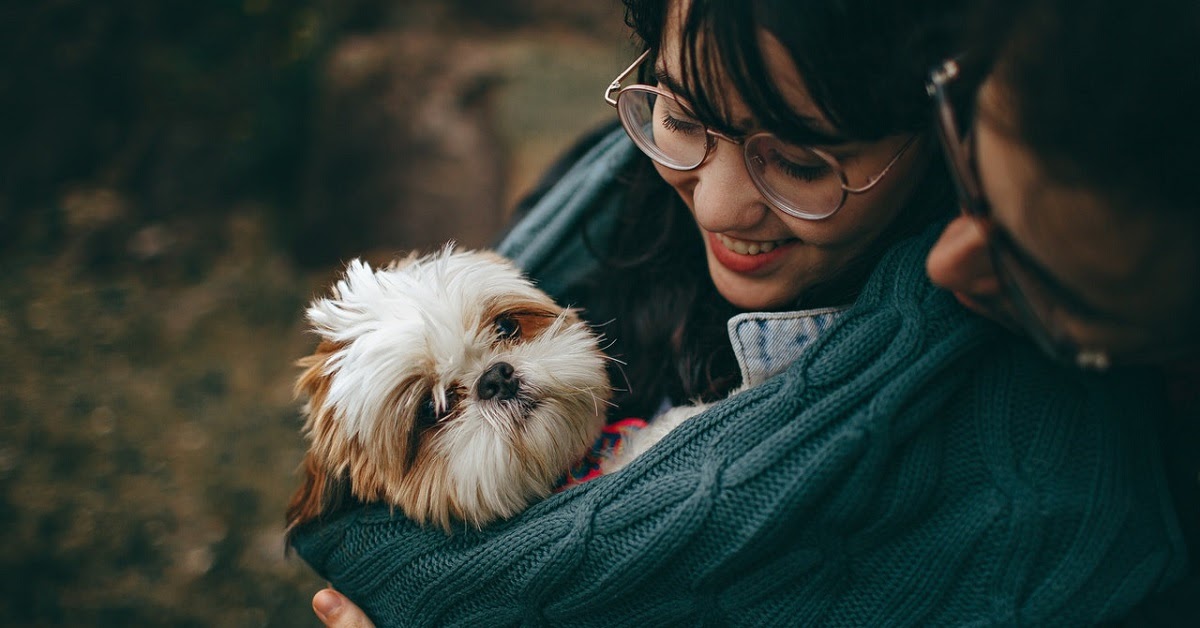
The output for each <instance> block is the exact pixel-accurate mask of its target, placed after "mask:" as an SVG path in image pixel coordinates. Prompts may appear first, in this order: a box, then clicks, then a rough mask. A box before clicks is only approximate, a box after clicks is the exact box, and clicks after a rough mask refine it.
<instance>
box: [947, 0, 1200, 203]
mask: <svg viewBox="0 0 1200 628" xmlns="http://www.w3.org/2000/svg"><path fill="white" fill-rule="evenodd" d="M965 32H966V33H967V37H966V38H965V41H966V42H969V43H970V44H971V49H970V54H971V55H972V56H975V57H977V58H978V61H979V64H980V65H982V66H983V67H984V68H985V71H986V69H990V70H991V76H992V77H993V80H995V81H996V82H997V84H998V86H999V88H1000V89H999V95H1000V97H1001V101H1000V102H1001V106H1003V107H1004V110H1002V111H1000V112H998V113H999V115H1000V116H1001V118H1002V119H1001V120H999V121H998V122H1000V125H999V128H1000V130H1001V131H1002V132H1007V133H1008V134H1010V135H1011V136H1013V137H1015V139H1017V140H1018V141H1020V142H1021V143H1022V144H1024V145H1026V146H1027V147H1028V148H1029V149H1031V150H1032V152H1033V153H1034V154H1035V155H1037V158H1038V160H1039V162H1040V164H1039V165H1041V166H1042V167H1043V169H1044V172H1045V173H1046V174H1047V176H1048V177H1049V178H1050V179H1051V180H1053V181H1056V182H1058V183H1060V184H1065V185H1071V186H1079V187H1086V188H1089V189H1092V190H1095V191H1096V192H1098V193H1099V195H1100V196H1103V197H1107V198H1109V199H1112V200H1113V201H1114V202H1113V203H1111V205H1112V206H1113V208H1114V209H1116V210H1118V211H1121V210H1122V209H1123V208H1128V210H1132V211H1146V210H1154V211H1163V212H1167V213H1170V214H1172V215H1175V216H1182V215H1188V214H1190V215H1191V216H1192V217H1193V219H1195V218H1200V188H1198V187H1197V186H1196V184H1195V172H1194V170H1195V164H1196V157H1197V149H1198V147H1200V115H1198V113H1197V112H1200V3H1197V2H1196V1H1195V0H1159V1H1157V2H1154V3H1152V4H1151V5H1144V4H1139V3H1136V2H1128V1H1126V0H981V1H980V5H979V7H978V11H977V13H975V14H974V16H973V19H972V20H971V26H970V27H968V29H967V30H966V31H965ZM980 74H982V73H980ZM1003 118H1007V119H1003ZM1005 123H1007V128H1006V127H1005Z"/></svg>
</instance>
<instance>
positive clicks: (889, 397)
mask: <svg viewBox="0 0 1200 628" xmlns="http://www.w3.org/2000/svg"><path fill="white" fill-rule="evenodd" d="M611 148H612V146H610V147H609V149H611ZM621 150H625V149H624V148H622V149H621ZM931 236H932V234H926V235H925V236H923V237H921V238H917V239H913V240H909V241H906V242H903V243H901V244H899V245H897V246H896V247H894V248H893V250H891V251H890V252H889V253H888V254H887V255H886V256H885V258H884V259H883V260H882V262H881V263H880V264H879V266H878V267H877V268H876V270H875V271H874V273H873V275H872V276H871V278H870V279H869V281H868V283H867V285H866V286H865V288H864V290H863V292H862V293H861V295H860V296H859V298H858V300H857V301H856V302H855V304H854V306H853V307H852V308H851V309H850V310H849V311H848V312H847V313H846V314H844V315H843V316H842V317H841V318H840V319H839V320H838V321H837V322H836V323H835V324H834V325H833V326H832V327H831V328H830V329H829V330H828V331H827V332H826V333H825V334H823V335H822V336H821V337H820V338H819V339H818V340H816V341H815V343H814V344H813V345H812V346H811V347H810V348H809V349H808V350H806V351H805V353H804V354H803V355H802V356H801V357H800V358H799V359H798V360H797V361H796V362H795V363H794V364H793V365H792V366H791V367H790V368H789V369H788V370H787V371H785V372H784V373H782V374H781V375H779V376H777V377H775V378H773V379H771V380H769V381H767V382H766V383H764V384H762V385H760V386H758V387H755V388H753V389H751V390H749V391H746V392H744V393H742V394H739V395H736V396H734V397H732V398H731V399H728V400H726V401H724V402H721V403H718V404H716V405H715V406H713V407H712V408H711V409H710V410H708V411H707V412H705V413H703V414H701V415H699V416H697V417H695V418H693V419H691V420H690V421H688V422H687V423H685V424H684V425H683V426H682V427H681V428H679V429H677V430H676V431H674V432H672V433H671V434H670V435H668V436H667V438H665V439H664V440H663V441H662V442H660V443H659V445H658V446H656V447H655V448H653V449H652V450H650V451H649V452H648V453H647V454H645V455H644V456H642V457H641V458H639V459H637V460H636V461H634V463H633V464H632V465H630V466H629V467H627V468H625V469H624V470H622V471H621V472H619V473H617V474H614V475H610V476H605V477H602V478H599V479H597V480H593V481H591V482H588V483H586V484H583V485H581V486H578V487H575V488H572V489H569V490H567V491H565V492H563V493H559V494H557V495H554V496H553V497H551V498H549V499H547V500H545V501H544V502H541V503H538V504H535V505H533V506H532V507H530V508H529V509H528V510H527V511H525V512H524V513H522V514H520V515H518V516H516V517H515V518H513V519H511V520H508V521H504V522H500V523H497V524H494V525H492V526H490V527H488V528H486V529H484V530H481V531H475V530H466V529H464V530H461V531H457V532H455V533H454V534H453V535H450V536H447V535H446V534H445V533H444V532H443V531H441V530H440V529H436V528H422V527H421V526H419V525H417V524H414V523H412V522H410V521H408V520H406V519H404V518H403V517H402V516H401V515H400V514H398V513H392V512H391V511H390V509H389V508H388V507H387V506H382V505H371V506H362V507H356V508H354V509H352V510H350V511H347V512H343V513H340V514H338V515H335V516H333V517H331V518H330V519H328V520H326V521H324V522H321V523H319V524H314V525H310V526H308V527H306V528H303V529H301V530H299V531H298V534H297V536H296V538H295V539H294V545H295V547H296V549H297V550H298V552H299V553H300V555H301V556H302V557H303V558H304V559H305V560H307V561H308V562H309V564H311V565H312V566H313V567H314V568H315V569H316V570H317V571H318V572H319V573H320V574H321V575H323V576H324V577H325V578H327V579H329V580H330V581H331V582H332V583H333V585H334V586H335V587H337V588H338V589H339V590H340V591H342V592H343V593H346V594H347V595H348V596H349V597H350V598H351V599H353V600H355V601H356V602H358V603H359V604H360V605H362V607H363V608H364V609H365V610H366V611H367V612H368V614H370V615H371V616H372V617H373V618H374V619H375V621H376V622H378V623H379V624H380V625H381V626H392V625H397V626H399V625H417V626H434V625H464V626H475V625H514V624H522V625H525V624H529V625H567V626H590V625H594V626H631V625H641V626H657V625H673V624H683V625H695V624H711V625H727V624H741V625H750V626H764V625H800V626H810V625H818V626H836V625H842V626H894V625H920V626H926V625H993V624H1010V625H1015V624H1021V625H1027V624H1034V625H1040V624H1046V625H1056V626H1068V625H1086V624H1092V623H1095V622H1099V621H1105V620H1112V619H1116V618H1119V617H1121V616H1122V615H1123V613H1125V612H1126V611H1128V609H1130V608H1131V607H1132V606H1133V605H1134V604H1135V603H1136V602H1138V601H1139V600H1141V599H1142V598H1144V597H1145V596H1147V595H1148V594H1150V593H1152V592H1154V591H1156V590H1159V589H1160V588H1162V587H1163V586H1165V585H1166V584H1169V583H1170V582H1171V581H1173V580H1174V579H1176V578H1178V577H1179V576H1180V575H1181V574H1182V573H1183V571H1184V568H1185V566H1186V565H1185V561H1186V558H1185V549H1184V546H1183V542H1182V539H1181V538H1180V535H1179V532H1178V530H1177V528H1176V524H1175V515H1174V512H1173V511H1172V508H1171V502H1170V496H1169V494H1168V492H1167V488H1166V486H1165V483H1164V480H1163V473H1162V469H1161V464H1160V455H1159V451H1158V446H1157V443H1156V442H1155V440H1154V438H1153V434H1152V432H1153V431H1152V430H1151V429H1149V428H1148V427H1147V419H1149V418H1151V417H1153V416H1155V415H1156V413H1159V412H1160V411H1162V410H1161V404H1160V401H1161V400H1160V398H1159V397H1157V396H1156V392H1155V391H1157V388H1156V387H1154V386H1153V382H1150V381H1147V380H1146V379H1145V378H1143V377H1142V376H1140V375H1138V374H1131V373H1119V374H1118V373H1112V374H1107V375H1094V374H1092V375H1089V374H1083V373H1078V372H1075V371H1072V370H1066V369H1061V368H1059V367H1057V366H1055V365H1052V364H1049V363H1048V362H1046V361H1045V360H1043V359H1042V358H1041V357H1040V356H1039V355H1037V354H1036V352H1035V351H1034V350H1033V349H1032V347H1030V346H1028V345H1027V344H1026V343H1024V342H1019V341H1017V340H1016V339H1014V338H1012V337H1010V336H1008V335H1006V334H1005V333H1003V332H1002V331H1000V330H999V329H997V328H996V327H994V326H993V325H990V324H988V323H986V322H985V321H983V320H981V319H978V318H976V317H974V316H971V315H969V314H967V313H966V312H965V311H963V310H962V309H961V308H960V307H959V306H958V305H957V304H956V303H955V301H954V299H953V298H951V297H950V296H949V295H948V294H946V293H944V292H942V291H940V290H938V289H936V288H934V287H933V286H932V285H930V283H929V282H928V280H927V279H926V277H925V274H924V258H925V253H926V251H927V250H928V247H929V246H930V244H931V243H932V237H931Z"/></svg>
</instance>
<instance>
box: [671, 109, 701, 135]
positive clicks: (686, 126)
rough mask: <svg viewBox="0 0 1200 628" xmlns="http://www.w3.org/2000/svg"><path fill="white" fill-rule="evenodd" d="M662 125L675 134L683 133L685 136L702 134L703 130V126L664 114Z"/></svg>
mask: <svg viewBox="0 0 1200 628" xmlns="http://www.w3.org/2000/svg"><path fill="white" fill-rule="evenodd" d="M661 124H662V126H663V128H664V129H666V130H668V131H671V132H673V133H682V134H684V135H693V134H696V133H700V132H701V130H702V129H703V127H702V126H700V125H699V124H697V123H695V122H691V121H688V120H680V119H679V118H676V117H673V116H672V115H671V114H670V113H664V114H663V116H662V121H661Z"/></svg>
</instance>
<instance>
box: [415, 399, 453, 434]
mask: <svg viewBox="0 0 1200 628" xmlns="http://www.w3.org/2000/svg"><path fill="white" fill-rule="evenodd" d="M458 396H459V395H458V391H456V390H454V389H450V390H447V391H446V407H445V409H443V410H442V411H441V412H438V409H437V402H435V401H434V400H433V394H432V393H430V394H427V395H425V398H424V399H422V400H421V405H420V406H417V416H416V428H417V429H418V430H426V429H429V428H431V427H433V426H434V425H437V423H438V421H441V420H442V419H444V418H446V416H447V415H449V414H450V411H451V410H453V409H454V406H455V405H456V404H457V403H458Z"/></svg>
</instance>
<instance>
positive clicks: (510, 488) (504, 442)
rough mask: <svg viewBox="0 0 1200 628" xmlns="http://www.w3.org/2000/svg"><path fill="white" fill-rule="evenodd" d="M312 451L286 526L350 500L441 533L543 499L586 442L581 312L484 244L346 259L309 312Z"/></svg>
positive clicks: (599, 385)
mask: <svg viewBox="0 0 1200 628" xmlns="http://www.w3.org/2000/svg"><path fill="white" fill-rule="evenodd" d="M307 318H308V321H309V322H310V323H311V326H312V328H313V330H314V331H315V332H316V333H317V334H318V335H319V336H320V342H319V344H318V346H317V348H316V350H315V352H314V353H313V354H312V355H310V356H308V357H305V358H302V359H301V360H300V362H299V364H300V366H302V367H303V368H304V369H305V370H304V371H303V373H302V374H301V375H300V377H299V379H298V381H297V383H296V391H297V393H298V394H299V395H302V396H305V397H307V403H306V405H305V407H304V412H305V415H306V419H305V427H304V430H305V434H306V436H307V438H308V439H309V440H310V447H309V451H308V453H307V455H306V457H305V462H304V465H303V467H302V469H303V474H304V476H305V478H304V484H303V486H302V487H301V488H300V489H299V491H297V493H296V494H295V496H294V497H293V498H292V501H291V503H290V505H289V506H288V512H287V519H288V529H289V530H292V529H294V528H295V527H296V526H298V525H301V524H303V523H306V522H308V521H312V520H314V519H317V518H319V517H321V516H322V515H323V514H326V513H328V512H330V511H332V510H334V509H336V508H337V507H338V506H339V505H340V504H341V503H342V500H345V499H348V498H350V497H354V498H357V499H358V500H359V501H362V502H373V501H382V502H385V503H388V504H390V505H392V506H394V507H398V508H399V509H401V510H402V511H403V512H404V514H405V515H407V516H408V517H409V518H410V519H413V520H415V521H418V522H422V523H431V524H434V525H437V526H440V527H442V528H444V529H445V530H446V531H447V532H449V531H451V530H452V529H453V526H454V525H455V524H456V523H460V524H466V525H469V526H474V527H481V526H483V525H484V524H486V523H488V522H490V521H493V520H496V519H502V518H507V517H509V516H512V515H514V514H516V513H517V512H519V511H521V510H522V509H524V508H525V507H526V506H527V505H528V504H529V503H530V502H532V501H533V500H535V499H538V498H541V497H545V496H547V495H549V494H550V493H551V492H552V490H553V489H554V487H555V483H556V481H557V480H558V479H559V478H561V477H562V476H563V474H564V472H565V471H566V470H567V469H568V468H569V467H571V465H572V464H573V463H575V462H576V461H577V460H579V459H580V457H582V456H583V455H584V453H585V452H586V451H587V450H588V448H589V447H591V446H592V445H593V443H594V442H595V441H596V439H597V436H598V435H599V434H600V431H601V428H602V427H603V425H604V418H605V414H606V411H607V407H608V405H609V404H608V400H609V397H610V387H609V380H608V375H607V371H606V361H607V358H606V357H605V356H604V354H603V353H602V352H601V350H600V347H599V345H598V338H597V336H596V335H595V334H594V333H593V332H592V331H591V330H590V329H589V327H588V326H587V324H586V323H584V322H583V321H582V320H581V319H580V318H579V316H578V314H577V312H576V311H574V310H572V309H568V308H563V307H560V306H558V305H556V304H555V303H554V301H553V300H552V299H551V298H550V297H549V296H547V295H546V294H545V293H543V292H542V291H541V290H539V289H537V288H536V287H535V286H534V285H533V283H532V282H531V281H530V280H528V279H527V278H525V277H524V276H523V275H522V274H521V273H520V271H518V270H517V269H516V268H515V267H514V266H513V265H512V264H511V263H510V262H508V261H507V260H505V259H503V258H501V257H500V256H498V255H496V254H494V253H488V252H464V251H456V250H454V249H453V248H452V247H447V248H445V249H444V250H442V251H441V252H438V253H434V254H430V255H426V256H417V255H413V256H410V257H408V258H406V259H402V260H398V261H395V262H393V263H392V264H391V265H389V266H387V267H385V268H379V269H372V268H371V267H369V266H368V265H367V264H365V263H363V262H361V261H357V260H356V261H353V262H351V263H350V264H349V266H348V267H347V269H346V271H345V273H344V275H343V276H342V278H341V279H340V280H339V281H338V282H337V283H336V285H335V286H334V288H333V290H332V295H331V296H329V297H325V298H318V299H316V300H315V301H313V302H312V304H311V305H310V307H309V308H308V310H307Z"/></svg>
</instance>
